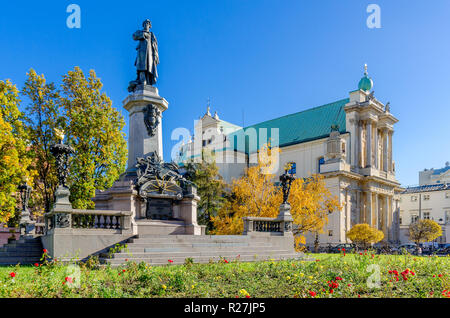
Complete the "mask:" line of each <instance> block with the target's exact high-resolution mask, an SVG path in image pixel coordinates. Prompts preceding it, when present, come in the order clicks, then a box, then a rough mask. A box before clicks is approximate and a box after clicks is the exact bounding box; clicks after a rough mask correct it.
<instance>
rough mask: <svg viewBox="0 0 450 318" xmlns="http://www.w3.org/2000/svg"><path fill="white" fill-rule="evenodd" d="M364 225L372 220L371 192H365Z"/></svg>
mask: <svg viewBox="0 0 450 318" xmlns="http://www.w3.org/2000/svg"><path fill="white" fill-rule="evenodd" d="M364 212H365V213H364V223H367V224H369V225H370V224H371V220H372V192H370V191H367V192H366V207H365V209H364Z"/></svg>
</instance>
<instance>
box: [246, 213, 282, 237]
mask: <svg viewBox="0 0 450 318" xmlns="http://www.w3.org/2000/svg"><path fill="white" fill-rule="evenodd" d="M243 220H244V235H247V234H248V233H249V232H282V231H281V222H280V221H279V220H277V219H276V218H264V217H244V218H243Z"/></svg>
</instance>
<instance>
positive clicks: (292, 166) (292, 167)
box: [288, 162, 297, 174]
mask: <svg viewBox="0 0 450 318" xmlns="http://www.w3.org/2000/svg"><path fill="white" fill-rule="evenodd" d="M288 166H289V170H288V173H290V174H296V173H297V164H296V163H295V162H289V163H288Z"/></svg>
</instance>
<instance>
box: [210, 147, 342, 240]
mask: <svg viewBox="0 0 450 318" xmlns="http://www.w3.org/2000/svg"><path fill="white" fill-rule="evenodd" d="M275 151H278V152H279V151H280V150H279V149H278V148H275V149H270V147H268V146H265V147H264V148H263V149H262V152H261V154H264V153H266V154H267V155H260V156H259V159H260V160H259V163H258V165H256V166H253V167H250V168H248V169H247V171H246V173H245V175H244V176H243V177H241V178H240V179H237V180H233V182H232V185H231V194H230V195H229V199H228V200H227V202H226V203H225V205H224V207H223V208H222V209H221V210H220V211H219V213H218V215H217V217H215V218H214V219H213V222H214V226H215V231H214V233H215V234H241V233H242V232H243V227H244V225H243V220H242V218H243V217H247V216H253V217H272V218H275V217H277V215H278V213H279V207H280V205H281V203H282V201H283V194H282V190H281V188H280V187H278V186H277V185H276V183H275V182H277V181H278V180H276V179H275V175H274V174H273V171H274V165H276V163H275V162H274V159H273V157H272V154H273V152H275ZM274 157H275V158H276V156H274ZM288 202H289V203H290V205H291V214H292V217H293V219H294V221H293V223H294V226H293V231H294V235H295V236H296V244H297V245H298V244H300V243H305V235H306V233H308V232H319V233H320V232H321V231H322V230H323V228H324V226H325V225H326V224H327V222H328V215H329V214H330V213H331V212H332V211H334V210H337V209H340V206H339V202H338V199H337V197H336V196H333V195H332V194H331V192H330V191H329V190H328V189H327V187H326V184H325V181H324V178H323V176H321V175H312V176H311V177H309V178H306V179H302V178H298V179H296V180H295V181H294V182H292V185H291V191H290V194H289V198H288Z"/></svg>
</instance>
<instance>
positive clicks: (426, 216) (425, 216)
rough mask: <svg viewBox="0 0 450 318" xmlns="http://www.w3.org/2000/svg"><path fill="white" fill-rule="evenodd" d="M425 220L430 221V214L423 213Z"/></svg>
mask: <svg viewBox="0 0 450 318" xmlns="http://www.w3.org/2000/svg"><path fill="white" fill-rule="evenodd" d="M423 219H424V220H429V219H430V212H423Z"/></svg>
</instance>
